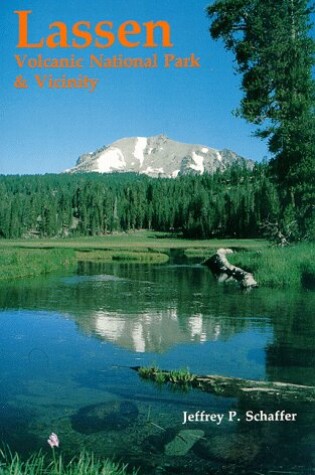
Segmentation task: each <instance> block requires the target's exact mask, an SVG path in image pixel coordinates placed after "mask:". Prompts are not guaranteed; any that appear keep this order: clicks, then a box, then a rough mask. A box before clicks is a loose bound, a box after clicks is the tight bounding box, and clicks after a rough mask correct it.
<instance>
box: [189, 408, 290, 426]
mask: <svg viewBox="0 0 315 475" xmlns="http://www.w3.org/2000/svg"><path fill="white" fill-rule="evenodd" d="M296 418H297V413H296V412H286V411H285V410H284V409H283V410H280V409H279V410H277V411H275V412H265V411H263V410H260V411H246V412H245V414H238V412H237V411H228V412H227V413H217V412H206V411H196V412H188V411H183V422H182V424H187V423H189V422H208V423H212V424H215V425H218V426H219V425H220V424H222V422H223V421H225V422H239V421H241V420H245V422H295V421H296Z"/></svg>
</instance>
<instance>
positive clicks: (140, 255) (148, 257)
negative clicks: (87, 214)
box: [76, 249, 169, 264]
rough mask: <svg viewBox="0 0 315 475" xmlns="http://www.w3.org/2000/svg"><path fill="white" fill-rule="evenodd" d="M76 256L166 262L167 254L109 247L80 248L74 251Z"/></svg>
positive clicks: (155, 262) (106, 260) (124, 260)
mask: <svg viewBox="0 0 315 475" xmlns="http://www.w3.org/2000/svg"><path fill="white" fill-rule="evenodd" d="M76 258H77V260H78V261H102V262H112V261H123V262H139V263H152V264H159V263H160V264H161V263H163V262H167V261H168V259H169V256H168V255H167V254H165V253H163V252H160V251H159V250H156V251H154V252H152V251H149V250H145V249H143V250H139V249H136V250H132V249H131V250H128V249H122V250H119V249H117V250H110V249H105V250H101V249H81V250H78V251H76Z"/></svg>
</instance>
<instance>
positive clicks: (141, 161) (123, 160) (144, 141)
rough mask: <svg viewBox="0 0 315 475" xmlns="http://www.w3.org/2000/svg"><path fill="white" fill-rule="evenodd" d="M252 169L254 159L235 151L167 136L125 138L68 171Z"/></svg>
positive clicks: (156, 173)
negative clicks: (190, 142) (233, 167)
mask: <svg viewBox="0 0 315 475" xmlns="http://www.w3.org/2000/svg"><path fill="white" fill-rule="evenodd" d="M236 163H238V164H244V165H246V166H248V167H249V168H252V166H253V162H252V161H251V160H246V159H244V158H243V157H240V156H239V155H237V154H236V153H235V152H232V151H231V150H227V149H223V150H216V149H214V148H210V147H207V146H205V145H192V144H185V143H182V142H176V141H174V140H171V139H169V138H168V137H166V136H165V135H156V136H153V137H130V138H123V139H120V140H117V141H116V142H113V143H112V144H110V145H106V146H104V147H102V148H101V149H99V150H96V151H95V152H91V153H88V154H84V155H81V156H80V157H79V159H78V160H77V162H76V165H75V167H73V168H70V169H68V170H66V173H87V172H98V173H113V172H135V173H143V174H145V175H149V176H151V177H168V178H175V177H177V176H180V175H202V174H203V173H213V172H215V171H216V170H221V171H223V170H225V169H226V168H228V167H229V166H231V165H232V164H236Z"/></svg>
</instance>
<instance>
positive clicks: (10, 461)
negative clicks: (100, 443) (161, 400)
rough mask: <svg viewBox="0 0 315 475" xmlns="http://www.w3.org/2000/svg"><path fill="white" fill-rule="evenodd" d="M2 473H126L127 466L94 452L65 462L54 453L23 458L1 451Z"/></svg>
mask: <svg viewBox="0 0 315 475" xmlns="http://www.w3.org/2000/svg"><path fill="white" fill-rule="evenodd" d="M1 458H2V460H1V462H0V474H1V475H126V474H127V466H126V465H122V464H117V463H113V462H111V461H109V460H107V459H106V460H101V459H97V458H96V457H94V455H93V454H89V453H84V452H83V453H82V454H80V456H79V457H77V458H74V459H73V460H71V461H70V462H67V463H66V462H64V460H63V458H62V456H58V455H56V454H55V453H53V457H52V460H51V461H49V460H48V458H47V457H45V456H44V455H43V454H41V453H38V454H34V455H32V456H31V457H30V458H29V459H27V460H22V459H21V458H20V456H19V455H18V454H11V453H10V452H8V453H7V451H5V452H3V451H1ZM128 474H130V475H136V474H137V471H136V470H132V471H129V470H128Z"/></svg>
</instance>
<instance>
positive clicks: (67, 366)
mask: <svg viewBox="0 0 315 475" xmlns="http://www.w3.org/2000/svg"><path fill="white" fill-rule="evenodd" d="M0 308H1V312H0V325H1V332H0V380H1V386H0V437H1V440H2V442H3V443H5V444H9V446H10V447H11V449H13V450H18V451H19V452H20V453H21V454H22V455H27V454H29V453H30V452H31V451H33V450H38V449H42V450H44V451H47V453H48V454H49V450H48V449H49V447H48V445H47V443H46V440H47V437H48V435H49V434H50V433H51V432H52V431H54V432H56V433H57V434H58V435H59V437H60V439H61V448H60V450H62V452H63V453H64V454H65V456H66V457H72V456H74V455H75V454H77V453H78V452H79V451H81V450H82V449H88V450H93V451H94V452H96V453H97V454H98V455H100V456H108V457H110V458H112V459H114V460H121V461H123V462H126V463H129V464H130V466H136V467H140V473H143V474H147V475H149V474H173V473H179V474H189V475H193V474H221V473H222V474H229V473H231V474H232V473H233V474H242V473H246V474H253V473H255V472H256V473H264V474H266V473H272V472H271V471H272V470H273V471H278V472H280V471H282V472H285V471H286V472H289V471H291V472H293V473H298V474H309V473H313V468H314V466H315V452H314V448H315V430H314V426H315V424H314V423H315V410H314V404H313V403H305V402H304V403H302V402H300V403H299V402H298V401H296V402H290V403H287V402H286V403H283V402H277V401H274V402H273V403H271V402H266V401H263V400H262V401H256V402H255V401H251V400H248V399H246V397H244V398H242V399H237V398H226V397H218V396H214V395H211V394H205V393H202V392H200V391H198V390H191V391H189V392H180V391H174V390H171V389H170V388H168V387H165V386H162V387H161V386H157V385H155V384H153V383H150V382H146V381H143V380H141V379H140V378H139V376H138V374H137V373H136V372H135V371H134V370H132V369H131V367H133V366H139V365H152V364H156V365H158V366H159V367H160V368H165V369H173V368H186V367H188V368H189V369H190V371H191V372H194V373H198V374H219V375H225V376H237V377H241V378H249V379H256V380H273V381H284V382H292V383H298V384H305V385H315V364H314V363H315V345H314V343H315V319H314V308H315V292H314V291H313V292H312V291H309V292H302V293H301V292H296V293H295V292H292V291H291V290H290V292H284V291H279V290H270V289H268V290H267V289H257V290H255V291H253V292H249V293H242V292H241V291H240V290H239V288H238V287H237V286H235V285H233V284H231V285H219V284H217V282H216V281H215V280H214V279H213V278H212V275H211V274H210V272H209V271H208V269H206V268H204V267H202V266H198V265H192V264H189V263H186V264H185V265H178V264H166V265H135V264H123V263H117V264H116V263H115V264H106V265H105V264H92V263H85V264H81V265H80V266H79V269H78V272H77V274H75V275H63V276H59V275H57V276H56V275H55V276H49V277H45V278H41V279H27V280H23V281H19V282H15V283H10V284H6V285H2V287H1V288H0ZM278 409H280V410H286V412H289V413H297V420H296V422H294V423H293V422H291V423H288V422H260V423H253V422H246V421H245V420H244V417H243V416H244V413H245V412H246V411H247V410H254V411H256V412H258V411H260V410H264V411H265V412H274V411H276V410H278ZM203 410H204V411H206V412H207V413H215V414H216V413H220V414H221V413H222V414H225V415H226V416H225V419H224V420H223V422H222V423H221V424H220V425H216V424H215V423H210V422H207V423H200V422H190V423H188V424H186V425H183V424H182V422H183V412H184V411H187V412H189V413H196V411H203ZM230 410H236V411H237V412H238V414H239V416H240V419H241V420H240V421H234V422H233V423H231V422H228V421H227V420H226V419H227V414H228V412H229V411H230Z"/></svg>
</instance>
